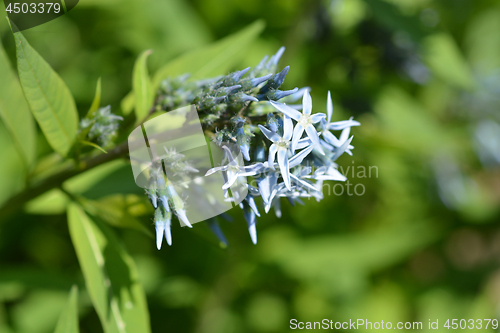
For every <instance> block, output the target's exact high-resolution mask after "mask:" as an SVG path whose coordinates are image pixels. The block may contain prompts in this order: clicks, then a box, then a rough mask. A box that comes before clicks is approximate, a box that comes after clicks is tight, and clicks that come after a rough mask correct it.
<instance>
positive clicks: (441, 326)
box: [290, 318, 498, 330]
mask: <svg viewBox="0 0 500 333" xmlns="http://www.w3.org/2000/svg"><path fill="white" fill-rule="evenodd" d="M290 329H292V330H318V329H319V330H340V329H343V330H359V329H363V330H386V329H389V330H390V329H396V330H422V329H426V330H458V329H459V330H481V329H485V330H487V329H494V330H496V329H498V319H490V318H486V319H446V320H442V319H441V320H440V319H435V320H431V319H429V320H428V321H427V322H422V321H404V322H403V321H398V322H392V321H384V320H380V321H370V320H368V319H354V320H353V319H349V321H333V320H330V319H323V320H321V321H298V320H297V319H290Z"/></svg>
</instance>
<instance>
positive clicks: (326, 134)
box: [322, 131, 342, 147]
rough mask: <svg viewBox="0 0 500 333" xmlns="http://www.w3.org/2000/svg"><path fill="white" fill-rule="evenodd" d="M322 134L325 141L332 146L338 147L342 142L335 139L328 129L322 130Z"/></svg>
mask: <svg viewBox="0 0 500 333" xmlns="http://www.w3.org/2000/svg"><path fill="white" fill-rule="evenodd" d="M322 134H323V138H324V139H325V141H326V142H328V143H329V144H331V145H332V146H335V147H339V146H340V145H342V142H340V140H339V139H337V138H336V137H335V135H333V134H332V133H330V132H329V131H323V132H322Z"/></svg>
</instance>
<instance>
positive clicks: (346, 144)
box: [330, 136, 353, 162]
mask: <svg viewBox="0 0 500 333" xmlns="http://www.w3.org/2000/svg"><path fill="white" fill-rule="evenodd" d="M352 138H353V137H352V136H351V138H350V139H349V140H347V141H346V142H344V143H343V144H342V146H340V147H338V148H337V149H336V150H335V154H333V156H332V158H331V159H330V160H331V161H332V162H335V161H336V160H337V158H339V157H340V155H342V154H343V153H344V152H345V150H346V149H347V147H349V144H350V143H351V141H352Z"/></svg>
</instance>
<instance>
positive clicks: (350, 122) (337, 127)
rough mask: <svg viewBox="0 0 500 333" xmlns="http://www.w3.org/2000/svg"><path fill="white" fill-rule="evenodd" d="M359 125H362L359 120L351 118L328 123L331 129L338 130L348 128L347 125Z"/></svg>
mask: <svg viewBox="0 0 500 333" xmlns="http://www.w3.org/2000/svg"><path fill="white" fill-rule="evenodd" d="M359 125H361V124H360V123H359V122H357V121H356V120H352V119H349V120H342V121H337V122H334V123H330V124H328V129H329V130H331V131H338V130H342V129H344V128H347V127H352V126H359Z"/></svg>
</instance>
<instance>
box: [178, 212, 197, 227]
mask: <svg viewBox="0 0 500 333" xmlns="http://www.w3.org/2000/svg"><path fill="white" fill-rule="evenodd" d="M175 214H176V215H177V217H178V218H179V220H181V221H182V222H183V223H184V224H185V225H186V226H188V227H189V228H192V227H193V226H192V225H191V223H189V220H188V218H187V216H186V212H185V211H184V210H183V209H179V210H176V211H175Z"/></svg>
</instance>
